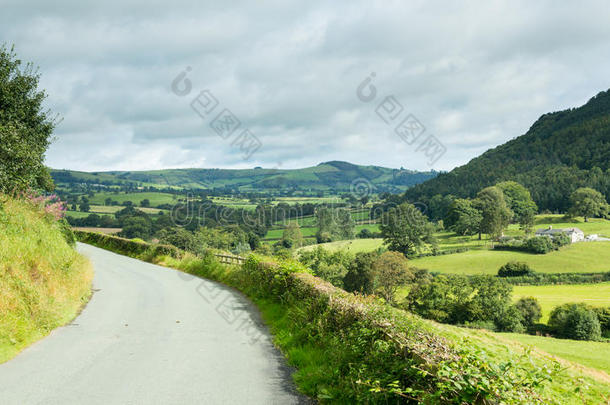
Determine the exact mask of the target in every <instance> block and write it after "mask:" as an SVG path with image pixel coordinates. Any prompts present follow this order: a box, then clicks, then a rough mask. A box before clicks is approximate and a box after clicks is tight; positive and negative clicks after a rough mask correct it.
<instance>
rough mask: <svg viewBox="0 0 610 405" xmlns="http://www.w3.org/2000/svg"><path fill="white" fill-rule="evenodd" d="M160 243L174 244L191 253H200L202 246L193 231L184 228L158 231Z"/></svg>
mask: <svg viewBox="0 0 610 405" xmlns="http://www.w3.org/2000/svg"><path fill="white" fill-rule="evenodd" d="M156 236H157V238H159V243H162V244H167V245H173V246H176V247H177V248H179V249H182V250H186V251H189V252H191V253H195V254H197V253H200V251H201V250H200V246H199V243H198V241H197V239H196V238H195V235H194V234H193V233H192V232H189V231H187V230H186V229H183V228H166V229H163V230H161V231H159V232H158V233H157V235H156Z"/></svg>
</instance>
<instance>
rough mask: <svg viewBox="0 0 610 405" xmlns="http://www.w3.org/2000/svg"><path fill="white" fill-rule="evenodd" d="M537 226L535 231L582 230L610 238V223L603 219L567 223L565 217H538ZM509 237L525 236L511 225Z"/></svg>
mask: <svg viewBox="0 0 610 405" xmlns="http://www.w3.org/2000/svg"><path fill="white" fill-rule="evenodd" d="M535 223H536V225H534V229H538V228H548V227H549V226H552V227H553V228H574V227H576V228H580V229H582V231H583V232H584V233H585V235H589V234H592V233H596V234H598V235H600V236H606V237H610V221H608V220H606V219H601V218H590V219H589V222H584V220H583V218H582V217H577V218H574V219H573V220H571V221H569V222H567V221H566V220H565V218H564V216H563V215H538V216H536V222H535ZM506 234H507V235H523V232H522V231H520V230H519V227H518V226H517V225H510V226H509V227H508V230H507V231H506Z"/></svg>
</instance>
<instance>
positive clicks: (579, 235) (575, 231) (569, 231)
mask: <svg viewBox="0 0 610 405" xmlns="http://www.w3.org/2000/svg"><path fill="white" fill-rule="evenodd" d="M560 233H563V234H566V235H568V237H569V238H570V241H571V242H572V243H574V242H580V241H583V240H585V233H584V232H583V231H582V230H581V229H579V228H563V229H553V227H552V226H549V227H548V228H544V229H543V228H541V229H538V230H537V231H536V236H549V237H553V236H554V235H558V234H560Z"/></svg>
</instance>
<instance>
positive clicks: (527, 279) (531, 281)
mask: <svg viewBox="0 0 610 405" xmlns="http://www.w3.org/2000/svg"><path fill="white" fill-rule="evenodd" d="M503 280H504V281H506V282H507V283H509V284H513V285H551V284H594V283H603V282H607V281H610V271H608V272H605V273H534V274H532V275H529V276H519V277H504V278H503Z"/></svg>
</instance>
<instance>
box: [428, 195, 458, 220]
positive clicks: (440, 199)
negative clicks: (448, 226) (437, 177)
mask: <svg viewBox="0 0 610 405" xmlns="http://www.w3.org/2000/svg"><path fill="white" fill-rule="evenodd" d="M454 199H455V197H454V196H452V195H451V194H448V195H445V196H442V195H440V194H435V195H434V196H432V198H430V201H428V216H429V217H430V220H431V221H438V220H440V219H443V218H445V217H446V216H447V213H448V212H449V209H450V208H451V205H452V204H453V201H454Z"/></svg>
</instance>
